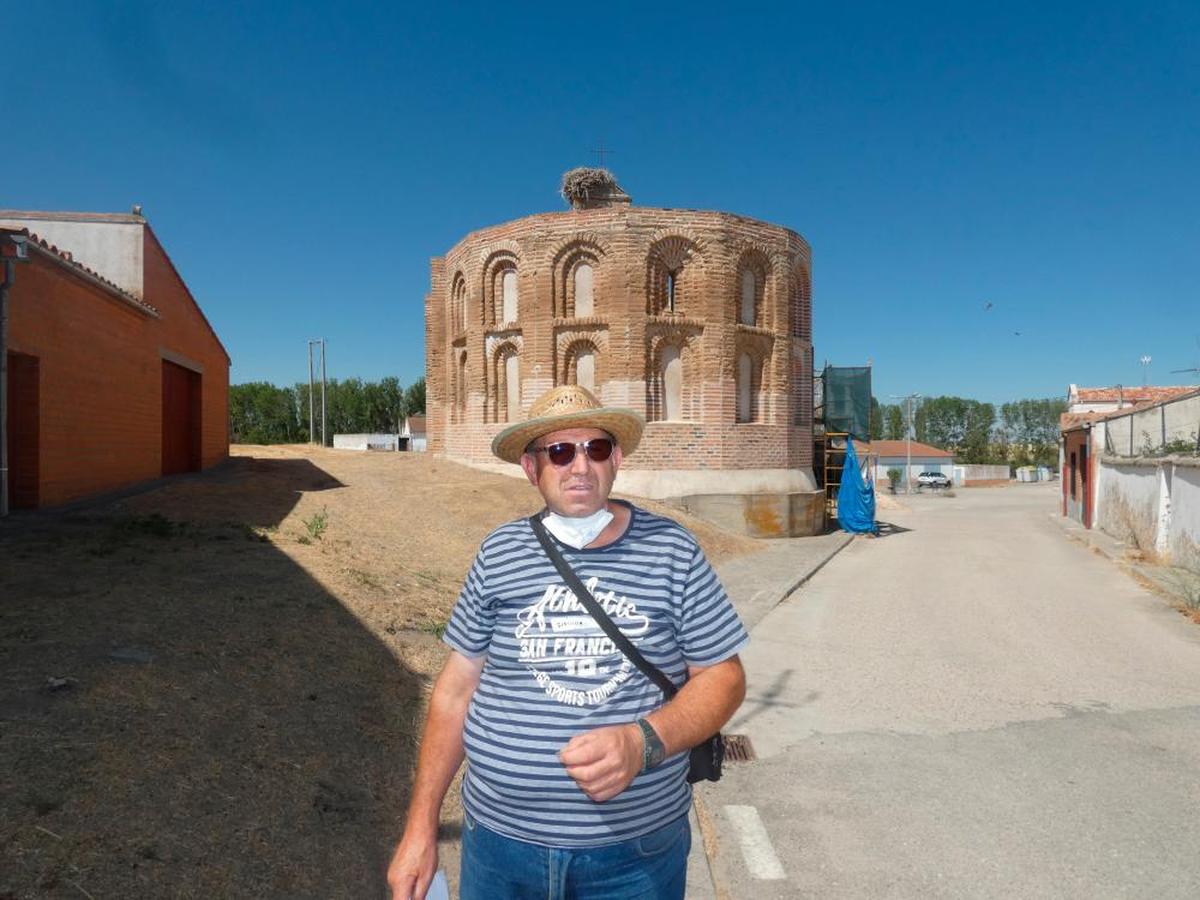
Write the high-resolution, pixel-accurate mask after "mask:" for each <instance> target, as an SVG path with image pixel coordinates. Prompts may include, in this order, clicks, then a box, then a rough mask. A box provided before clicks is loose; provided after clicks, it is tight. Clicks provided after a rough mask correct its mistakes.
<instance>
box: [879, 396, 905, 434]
mask: <svg viewBox="0 0 1200 900" xmlns="http://www.w3.org/2000/svg"><path fill="white" fill-rule="evenodd" d="M884 410H885V412H884V414H883V418H884V428H883V437H884V439H885V440H889V441H902V440H904V410H903V409H902V408H901V407H900V405H899V404H896V403H889V404H888V405H887V406H885V407H884Z"/></svg>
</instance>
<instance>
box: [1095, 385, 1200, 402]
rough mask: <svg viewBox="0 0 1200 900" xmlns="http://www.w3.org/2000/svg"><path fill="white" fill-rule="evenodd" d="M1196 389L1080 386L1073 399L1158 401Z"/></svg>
mask: <svg viewBox="0 0 1200 900" xmlns="http://www.w3.org/2000/svg"><path fill="white" fill-rule="evenodd" d="M1194 390H1196V385H1177V386H1173V387H1153V386H1151V387H1134V386H1129V387H1119V388H1118V387H1103V388H1079V389H1078V390H1077V392H1076V396H1075V397H1073V398H1072V399H1073V400H1074V401H1075V402H1077V403H1119V402H1122V401H1123V402H1125V403H1158V402H1159V401H1161V400H1170V399H1172V398H1173V397H1178V396H1180V395H1181V394H1187V393H1190V392H1192V391H1194Z"/></svg>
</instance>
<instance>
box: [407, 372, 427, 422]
mask: <svg viewBox="0 0 1200 900" xmlns="http://www.w3.org/2000/svg"><path fill="white" fill-rule="evenodd" d="M404 414H405V415H406V416H423V415H425V379H424V378H418V379H417V380H416V381H414V382H413V383H412V384H410V385H409V386H408V390H407V391H405V392H404Z"/></svg>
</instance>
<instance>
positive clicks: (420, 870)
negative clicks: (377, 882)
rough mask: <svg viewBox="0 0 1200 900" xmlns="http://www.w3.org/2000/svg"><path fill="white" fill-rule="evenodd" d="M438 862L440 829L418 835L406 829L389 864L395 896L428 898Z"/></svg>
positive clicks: (396, 899)
mask: <svg viewBox="0 0 1200 900" xmlns="http://www.w3.org/2000/svg"><path fill="white" fill-rule="evenodd" d="M437 862H438V848H437V833H436V832H434V834H433V835H419V836H416V835H411V834H409V833H408V832H407V831H406V832H405V833H404V839H403V840H402V841H400V846H398V847H397V848H396V853H395V854H394V855H393V856H392V863H391V865H389V866H388V873H387V881H388V886H389V887H390V888H391V889H392V900H425V892H426V891H428V890H429V884H430V882H432V881H433V875H434V873H435V872H436V871H437Z"/></svg>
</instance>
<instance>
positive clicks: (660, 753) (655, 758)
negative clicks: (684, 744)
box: [637, 719, 667, 772]
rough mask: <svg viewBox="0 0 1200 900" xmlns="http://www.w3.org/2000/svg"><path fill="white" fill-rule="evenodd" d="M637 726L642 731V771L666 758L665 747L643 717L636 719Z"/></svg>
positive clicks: (651, 767)
mask: <svg viewBox="0 0 1200 900" xmlns="http://www.w3.org/2000/svg"><path fill="white" fill-rule="evenodd" d="M637 726H638V728H640V729H641V731H642V743H643V749H642V771H643V772H645V771H646V770H647V769H653V768H654V767H655V766H657V765H658V764H659V763H660V762H662V761H663V760H664V759H666V756H667V748H666V747H664V746H663V742H662V740H661V739H660V738H659V736H658V732H657V731H655V730H654V727H653V726H652V725H651V724H650V723H649V722H647V721H646V720H645V719H638V720H637Z"/></svg>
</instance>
